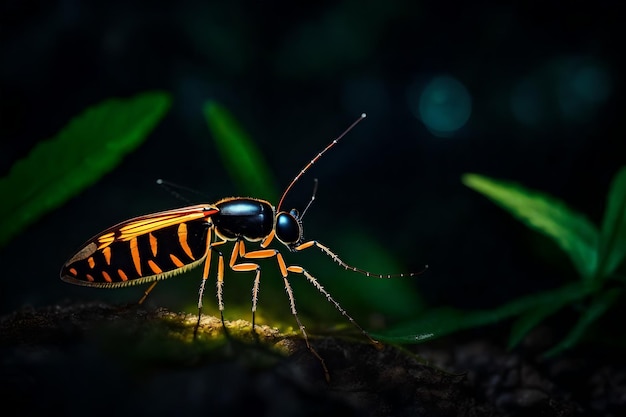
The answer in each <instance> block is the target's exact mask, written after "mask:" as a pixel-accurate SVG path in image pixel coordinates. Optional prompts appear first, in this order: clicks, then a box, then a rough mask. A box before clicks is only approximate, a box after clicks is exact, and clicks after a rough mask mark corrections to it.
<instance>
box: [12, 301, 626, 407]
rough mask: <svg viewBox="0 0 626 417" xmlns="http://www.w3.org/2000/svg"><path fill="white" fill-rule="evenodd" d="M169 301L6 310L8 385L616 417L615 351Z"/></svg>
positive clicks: (36, 394)
mask: <svg viewBox="0 0 626 417" xmlns="http://www.w3.org/2000/svg"><path fill="white" fill-rule="evenodd" d="M195 320H196V319H195V317H193V315H188V314H175V313H171V312H168V311H166V310H163V309H159V310H154V311H146V310H143V309H138V308H135V307H117V306H111V305H106V304H97V303H93V304H80V305H71V304H68V305H63V306H52V307H48V308H41V309H32V308H24V309H22V310H21V311H17V312H14V313H12V314H10V315H7V316H5V317H2V318H1V319H0V349H1V352H2V355H1V356H0V359H1V361H2V362H1V364H2V365H1V374H0V388H1V392H2V398H3V403H4V405H5V410H19V414H20V415H48V414H55V415H64V416H71V415H81V416H86V415H89V416H99V415H103V416H104V415H106V416H113V415H115V416H120V415H150V416H155V415H177V416H182V415H194V416H199V415H210V416H219V415H244V413H245V414H249V415H254V416H309V415H311V416H312V415H324V414H327V415H342V416H344V417H345V416H352V415H355V416H618V415H626V361H625V360H624V358H623V357H622V355H620V352H610V351H604V352H598V351H593V352H592V351H589V352H586V351H583V350H576V351H574V352H570V353H567V354H564V355H561V356H559V357H558V358H555V359H551V360H541V359H539V358H540V356H539V354H538V351H539V349H538V348H539V347H540V345H541V343H542V342H541V341H542V340H544V339H545V337H548V336H547V335H545V334H542V332H541V331H539V332H536V333H534V335H533V336H532V337H530V338H528V339H527V341H526V343H525V345H524V346H523V347H522V348H520V349H519V350H518V351H513V352H507V351H506V350H505V349H504V348H503V347H502V346H501V345H499V344H498V342H494V340H497V339H496V338H495V337H491V336H489V335H488V334H486V335H485V334H483V335H476V334H464V335H459V336H456V337H455V338H447V339H440V340H436V341H432V342H426V343H424V344H422V345H417V346H409V347H405V348H402V347H395V346H389V345H387V346H385V347H384V348H382V349H376V348H374V347H373V346H372V345H371V344H367V343H364V342H363V340H362V338H354V339H346V338H340V337H335V336H325V337H315V338H312V340H311V342H312V344H313V346H314V347H315V349H316V350H317V351H318V352H319V354H320V356H321V357H322V358H324V361H325V363H326V365H327V367H328V369H329V372H330V381H329V382H327V381H326V380H325V378H324V373H323V371H322V369H323V368H322V366H321V364H320V362H319V361H318V360H317V359H316V358H315V357H314V356H313V355H312V354H311V353H310V351H309V350H308V349H307V348H306V345H305V343H304V342H303V340H302V339H301V338H300V337H298V336H292V335H290V336H285V335H281V334H280V333H279V332H278V330H276V329H272V328H269V327H266V326H259V327H258V328H257V332H258V333H259V337H258V338H257V341H255V340H254V339H253V338H252V336H251V332H250V324H249V323H247V322H244V321H238V322H227V325H228V329H229V334H230V337H228V338H224V337H223V336H222V335H223V334H224V333H223V330H222V328H221V322H220V321H219V320H218V319H216V318H213V317H208V316H206V317H203V319H202V325H201V328H200V331H199V334H198V337H197V338H196V339H193V336H192V334H193V326H194V323H195Z"/></svg>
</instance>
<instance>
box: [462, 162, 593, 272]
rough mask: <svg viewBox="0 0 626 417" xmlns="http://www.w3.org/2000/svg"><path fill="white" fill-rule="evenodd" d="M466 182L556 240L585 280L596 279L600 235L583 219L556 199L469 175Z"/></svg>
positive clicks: (464, 177) (464, 178) (518, 186)
mask: <svg viewBox="0 0 626 417" xmlns="http://www.w3.org/2000/svg"><path fill="white" fill-rule="evenodd" d="M462 180H463V183H464V184H465V185H467V186H468V187H470V188H472V189H474V190H475V191H478V192H479V193H482V194H483V195H485V196H486V197H488V198H489V199H491V200H492V201H493V202H495V203H496V204H498V205H499V206H500V207H502V208H504V209H505V210H507V211H509V212H510V213H511V214H513V215H514V216H515V217H517V218H518V219H519V220H521V221H522V222H523V223H525V224H526V225H528V226H529V227H531V228H533V229H535V230H537V231H539V232H541V233H543V234H545V235H547V236H549V237H551V238H552V239H554V240H555V241H556V242H557V244H558V245H559V246H560V247H561V248H562V249H563V250H564V251H565V252H566V253H567V254H568V255H569V256H570V258H571V260H572V262H573V263H574V265H575V266H576V269H577V270H578V272H579V273H580V274H581V276H582V277H583V278H584V279H587V280H589V279H591V278H592V277H593V274H594V273H595V270H596V265H597V247H598V231H597V229H596V227H595V226H594V225H593V224H592V223H590V222H589V221H588V220H587V219H586V218H585V217H584V216H583V215H581V214H579V213H576V212H575V211H573V210H570V209H569V208H568V207H567V206H566V205H565V204H563V203H562V202H561V201H559V200H557V199H555V198H553V197H550V196H548V195H544V194H541V193H539V192H536V191H532V190H529V189H526V188H524V187H522V186H520V185H517V184H513V183H507V182H504V181H498V180H494V179H491V178H488V177H484V176H482V175H478V174H465V175H464V176H463V178H462Z"/></svg>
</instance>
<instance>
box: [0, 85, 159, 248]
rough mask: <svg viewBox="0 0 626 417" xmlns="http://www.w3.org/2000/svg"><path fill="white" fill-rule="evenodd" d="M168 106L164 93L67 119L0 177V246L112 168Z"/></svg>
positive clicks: (107, 105)
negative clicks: (5, 174) (66, 121)
mask: <svg viewBox="0 0 626 417" xmlns="http://www.w3.org/2000/svg"><path fill="white" fill-rule="evenodd" d="M169 106H170V97H169V95H167V94H165V93H161V92H150V93H144V94H140V95H138V96H135V97H133V98H130V99H111V100H107V101H105V102H102V103H100V104H98V105H96V106H93V107H91V108H89V109H87V110H86V111H85V112H83V113H82V114H80V115H79V116H77V117H75V118H74V119H72V120H71V121H70V122H69V123H68V124H67V126H65V127H64V128H63V129H62V130H61V131H60V132H59V133H58V134H57V135H56V136H54V137H53V138H51V139H49V140H46V141H42V142H40V143H39V144H37V146H35V148H33V150H32V151H31V152H30V154H29V155H28V156H27V157H26V158H24V159H22V160H20V161H18V162H16V163H15V165H13V167H12V168H11V170H10V171H9V174H8V175H7V176H6V177H4V178H0V195H2V196H3V199H2V200H3V203H2V205H1V206H0V245H4V244H6V243H7V242H8V241H9V240H10V239H11V238H12V237H13V236H14V235H16V234H18V233H19V232H20V231H21V230H22V229H24V228H25V227H26V226H28V225H29V224H31V223H33V222H34V221H35V220H37V219H38V218H39V217H40V216H42V215H43V214H44V213H46V212H48V211H50V210H52V209H54V208H56V207H58V206H60V205H61V204H63V203H64V202H65V201H66V200H68V199H69V198H70V197H72V196H74V195H76V194H78V193H79V192H80V191H81V190H83V189H84V188H86V187H88V186H89V185H91V184H93V183H94V182H96V181H97V180H98V179H100V178H101V177H102V176H103V175H104V174H105V173H107V172H109V171H110V170H112V169H113V168H114V167H115V166H116V165H118V164H119V162H120V161H121V160H122V158H123V157H124V156H125V155H126V154H128V153H129V152H131V151H132V150H134V149H135V148H137V146H139V144H140V143H142V142H143V140H144V139H145V138H146V136H147V135H148V133H149V132H150V131H151V130H152V129H153V128H154V126H155V125H156V123H157V122H158V121H159V120H160V119H161V118H162V117H163V115H164V114H165V112H166V110H167V109H168V108H169Z"/></svg>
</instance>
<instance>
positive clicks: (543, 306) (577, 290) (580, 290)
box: [508, 282, 595, 349]
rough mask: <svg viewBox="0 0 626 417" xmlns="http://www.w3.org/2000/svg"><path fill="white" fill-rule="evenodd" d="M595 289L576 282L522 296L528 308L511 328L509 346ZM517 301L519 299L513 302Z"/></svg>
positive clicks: (515, 343) (515, 344)
mask: <svg viewBox="0 0 626 417" xmlns="http://www.w3.org/2000/svg"><path fill="white" fill-rule="evenodd" d="M594 291H595V287H594V286H592V285H590V284H586V283H579V282H576V283H573V284H571V285H565V286H563V287H561V288H557V289H555V290H551V291H547V292H542V293H538V294H533V295H530V296H527V297H524V298H522V299H521V300H522V301H521V302H522V304H523V303H528V305H527V309H526V311H525V312H524V313H523V314H522V315H521V317H520V318H519V319H518V320H517V321H516V322H515V323H514V324H513V327H512V328H511V335H510V336H509V345H508V348H509V349H512V348H513V347H515V346H517V344H518V343H519V342H521V341H522V339H523V338H524V337H525V336H526V335H527V334H528V332H529V331H531V330H532V329H533V328H534V327H535V326H536V325H538V324H539V323H541V322H542V321H543V320H545V319H546V318H548V317H549V316H551V315H552V314H554V313H556V312H557V311H559V310H560V309H562V308H563V307H565V306H566V305H568V304H571V303H573V302H575V301H577V300H580V299H582V298H584V297H587V296H589V295H590V294H592V293H593V292H594ZM515 302H519V301H514V302H513V303H515Z"/></svg>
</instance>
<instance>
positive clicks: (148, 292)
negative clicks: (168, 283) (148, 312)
mask: <svg viewBox="0 0 626 417" xmlns="http://www.w3.org/2000/svg"><path fill="white" fill-rule="evenodd" d="M158 283H159V281H154V282H153V283H152V284H150V286H149V287H148V288H147V289H146V290H145V291H144V292H143V296H142V297H141V298H140V299H139V302H138V303H137V304H139V305H141V304H143V302H144V301H146V298H148V294H150V293H151V292H152V290H153V289H154V287H156V285H157V284H158Z"/></svg>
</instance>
